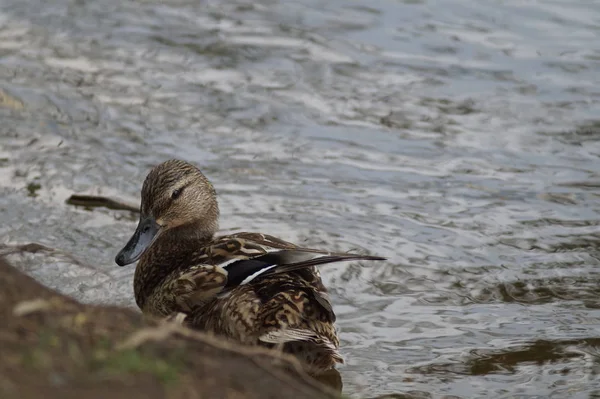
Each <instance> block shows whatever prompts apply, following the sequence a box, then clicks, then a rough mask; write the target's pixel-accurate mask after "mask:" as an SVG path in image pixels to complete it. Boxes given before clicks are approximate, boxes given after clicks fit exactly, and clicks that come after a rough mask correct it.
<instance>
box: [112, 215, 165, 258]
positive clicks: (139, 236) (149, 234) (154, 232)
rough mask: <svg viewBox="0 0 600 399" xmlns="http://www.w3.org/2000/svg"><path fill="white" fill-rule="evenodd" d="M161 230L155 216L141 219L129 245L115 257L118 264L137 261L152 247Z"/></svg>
mask: <svg viewBox="0 0 600 399" xmlns="http://www.w3.org/2000/svg"><path fill="white" fill-rule="evenodd" d="M159 232H160V226H159V225H158V223H156V220H154V218H153V217H147V218H143V219H140V223H139V224H138V226H137V228H136V229H135V233H133V236H132V237H131V238H130V239H129V242H128V243H127V245H125V247H124V248H123V249H122V250H121V251H119V253H118V254H117V256H116V257H115V262H116V263H117V265H119V266H125V265H129V264H130V263H133V262H136V261H137V260H138V259H139V258H140V257H141V256H142V255H143V254H144V252H145V251H146V250H147V249H148V248H150V246H151V245H152V243H153V242H154V240H156V238H157V237H158V234H159Z"/></svg>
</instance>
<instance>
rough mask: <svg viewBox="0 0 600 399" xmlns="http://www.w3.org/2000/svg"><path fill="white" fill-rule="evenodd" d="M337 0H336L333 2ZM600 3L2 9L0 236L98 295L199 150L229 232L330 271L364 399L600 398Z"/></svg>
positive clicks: (117, 296)
mask: <svg viewBox="0 0 600 399" xmlns="http://www.w3.org/2000/svg"><path fill="white" fill-rule="evenodd" d="M323 3H325V5H324V4H323ZM599 37H600V5H598V3H597V2H592V1H584V0H577V1H571V0H569V1H567V0H561V1H537V2H521V1H516V0H505V1H491V0H488V1H482V2H473V1H466V0H454V1H443V2H442V1H433V0H430V1H427V0H412V1H411V0H405V1H397V0H396V1H394V0H373V1H355V2H347V1H342V0H332V1H328V2H321V1H311V0H299V1H298V0H296V1H289V2H284V1H279V2H277V1H269V0H259V1H253V2H244V1H221V2H218V1H208V2H192V1H185V0H181V1H171V2H163V1H154V0H144V1H141V0H132V1H128V2H121V1H116V0H95V1H86V0H75V1H66V0H44V1H36V0H18V1H17V0H2V1H1V2H0V90H1V91H0V118H1V120H2V124H0V137H1V139H0V191H1V193H2V195H1V196H0V222H1V223H0V242H3V243H10V244H14V243H27V242H39V243H42V244H45V245H48V246H52V247H55V248H59V249H61V250H64V251H66V252H68V253H71V254H73V255H74V256H75V257H76V258H78V259H80V260H81V262H82V263H84V264H85V265H88V266H85V265H75V264H74V263H73V262H72V261H71V260H69V259H67V258H65V257H63V256H60V255H54V256H44V255H43V254H35V255H34V254H30V255H23V256H18V257H16V256H12V257H11V260H13V262H14V263H15V264H17V265H18V266H19V267H20V268H22V269H23V270H25V271H26V272H27V273H29V274H31V275H33V276H34V277H36V278H37V279H39V280H40V281H42V282H43V283H45V284H47V285H49V286H51V287H54V288H57V289H59V290H61V291H62V292H65V293H67V294H70V295H73V296H75V297H77V298H78V299H80V300H83V301H86V302H95V303H116V304H121V305H127V306H132V305H133V300H132V298H133V295H132V289H131V277H132V273H133V268H118V267H116V265H115V264H114V263H113V258H114V255H115V254H116V252H117V251H118V250H119V249H120V247H122V245H123V244H124V243H125V241H126V239H127V238H128V236H129V235H130V234H131V232H132V231H133V229H134V226H135V221H134V220H133V217H132V215H130V214H129V213H127V212H120V211H111V210H104V209H94V210H86V209H83V208H76V207H72V206H69V205H66V204H65V203H64V201H65V199H66V198H67V197H68V196H69V195H70V194H71V193H74V192H76V193H83V192H86V193H94V194H103V195H116V196H118V197H120V198H123V199H133V200H137V198H138V195H139V190H140V186H141V182H142V179H143V177H144V176H145V174H146V173H147V171H148V169H149V168H150V167H151V166H152V165H154V164H156V163H158V162H160V161H162V160H164V159H166V158H170V157H177V158H183V159H187V160H191V161H194V162H195V163H196V164H198V165H199V166H200V167H201V168H202V169H203V171H204V172H205V173H206V174H207V176H208V177H209V178H210V179H211V180H212V181H213V182H214V183H215V186H216V188H217V190H218V192H219V194H220V204H221V211H222V215H223V218H222V223H221V225H222V229H223V231H226V232H231V231H239V230H240V229H244V230H250V231H264V232H269V233H271V234H274V235H278V236H280V237H282V238H284V239H287V240H292V241H296V242H299V243H302V244H305V245H313V246H315V247H321V248H330V249H332V250H344V251H346V250H351V249H365V250H369V251H370V252H371V253H373V254H377V255H382V256H386V257H388V258H389V261H388V262H386V263H364V264H356V263H353V264H341V265H331V266H327V267H323V268H322V273H323V275H324V279H325V282H326V284H327V285H328V286H329V287H331V291H332V299H333V302H334V307H335V309H336V311H337V313H338V316H339V317H338V319H339V326H340V328H341V331H342V332H341V338H342V346H343V353H344V355H345V357H346V361H347V365H346V366H345V367H343V368H342V370H341V372H342V376H343V379H344V385H345V388H344V391H345V393H347V394H349V395H355V396H374V395H380V394H385V393H392V392H396V393H412V394H414V395H416V396H421V397H428V395H429V396H432V397H440V396H443V395H455V396H459V397H464V398H474V397H484V396H487V397H499V398H500V397H511V398H512V397H520V398H521V397H556V398H562V397H568V398H590V397H599V396H600V382H598V381H599V380H598V378H596V377H597V374H598V373H599V372H600V361H599V359H600V357H599V355H600V332H599V331H600V288H599V287H600V272H599V270H600V269H599V268H598V266H599V265H600V261H599V256H600V249H599V247H600V245H599V244H600V234H599V232H598V231H599V230H598V225H599V224H600V198H599V195H598V188H599V187H600V158H599V157H598V155H599V154H600V142H599V141H600V117H599V116H598V115H599V111H600V105H599V103H600V91H599V89H598V88H599V87H600V73H599V72H600V46H598V41H599Z"/></svg>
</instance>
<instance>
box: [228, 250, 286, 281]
mask: <svg viewBox="0 0 600 399" xmlns="http://www.w3.org/2000/svg"><path fill="white" fill-rule="evenodd" d="M273 255H274V254H266V255H262V256H258V257H256V258H253V259H240V260H238V261H236V262H233V263H230V264H228V265H227V266H225V270H227V284H226V285H225V289H228V288H234V287H237V286H238V285H240V284H242V281H244V280H245V279H246V278H248V277H250V276H252V275H253V274H255V273H258V272H260V271H261V270H262V269H265V268H267V267H270V266H273V265H274V264H277V262H278V261H279V259H278V257H276V256H273Z"/></svg>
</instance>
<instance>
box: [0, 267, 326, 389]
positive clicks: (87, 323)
mask: <svg viewBox="0 0 600 399" xmlns="http://www.w3.org/2000/svg"><path fill="white" fill-rule="evenodd" d="M0 317H1V319H2V321H3V322H2V323H1V325H0V358H2V362H0V376H1V377H0V397H2V398H39V397H45V398H61V399H66V398H81V397H85V398H86V399H91V398H107V397H111V398H128V399H129V398H282V397H293V398H331V397H336V396H337V395H336V394H335V393H333V392H332V391H329V390H327V389H325V388H323V387H322V386H321V385H320V384H318V383H316V382H315V381H314V380H312V379H310V378H309V377H307V376H306V375H304V374H303V373H302V372H301V371H298V366H299V365H298V364H296V362H295V360H294V359H289V358H287V357H280V356H278V355H277V354H274V353H272V352H269V351H266V350H264V349H262V348H247V347H239V346H238V345H232V344H231V343H228V342H224V341H221V340H217V339H215V338H214V337H209V336H206V335H204V334H201V333H198V332H193V331H191V330H187V329H183V328H181V327H179V326H175V325H172V324H171V325H167V324H158V323H156V322H154V321H145V320H143V318H142V316H141V315H140V314H138V313H136V312H134V311H131V310H128V309H122V308H117V307H101V306H89V305H82V304H80V303H78V302H76V301H74V300H72V299H70V298H68V297H65V296H63V295H60V294H58V293H56V292H55V291H52V290H50V289H48V288H46V287H44V286H42V285H40V284H39V283H37V282H36V281H35V280H33V279H32V278H30V277H28V276H26V275H24V274H22V273H21V272H19V271H17V270H16V269H15V268H13V267H12V266H11V265H10V264H8V263H7V262H6V261H5V260H3V259H1V258H0ZM284 370H289V371H284Z"/></svg>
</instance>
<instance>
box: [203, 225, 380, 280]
mask: <svg viewBox="0 0 600 399" xmlns="http://www.w3.org/2000/svg"><path fill="white" fill-rule="evenodd" d="M206 253H208V254H211V261H212V262H211V263H212V264H214V265H215V266H218V267H219V268H221V269H222V270H225V272H226V274H227V283H226V285H225V287H224V288H225V289H232V288H235V287H237V286H240V285H245V284H249V283H251V282H254V281H256V280H257V279H258V278H263V277H268V276H273V275H276V274H281V273H289V272H292V271H296V270H301V269H305V268H308V267H311V266H317V265H322V264H326V263H334V262H343V261H351V260H385V258H382V257H380V256H371V255H359V254H346V253H332V252H326V251H321V250H317V249H312V248H303V247H299V246H296V245H294V244H291V243H288V242H286V241H283V240H280V239H278V238H275V237H272V236H269V235H266V234H259V233H239V234H235V235H230V236H225V237H221V238H220V239H218V240H217V241H215V242H214V243H213V244H212V245H211V246H210V247H209V248H207V251H206Z"/></svg>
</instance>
